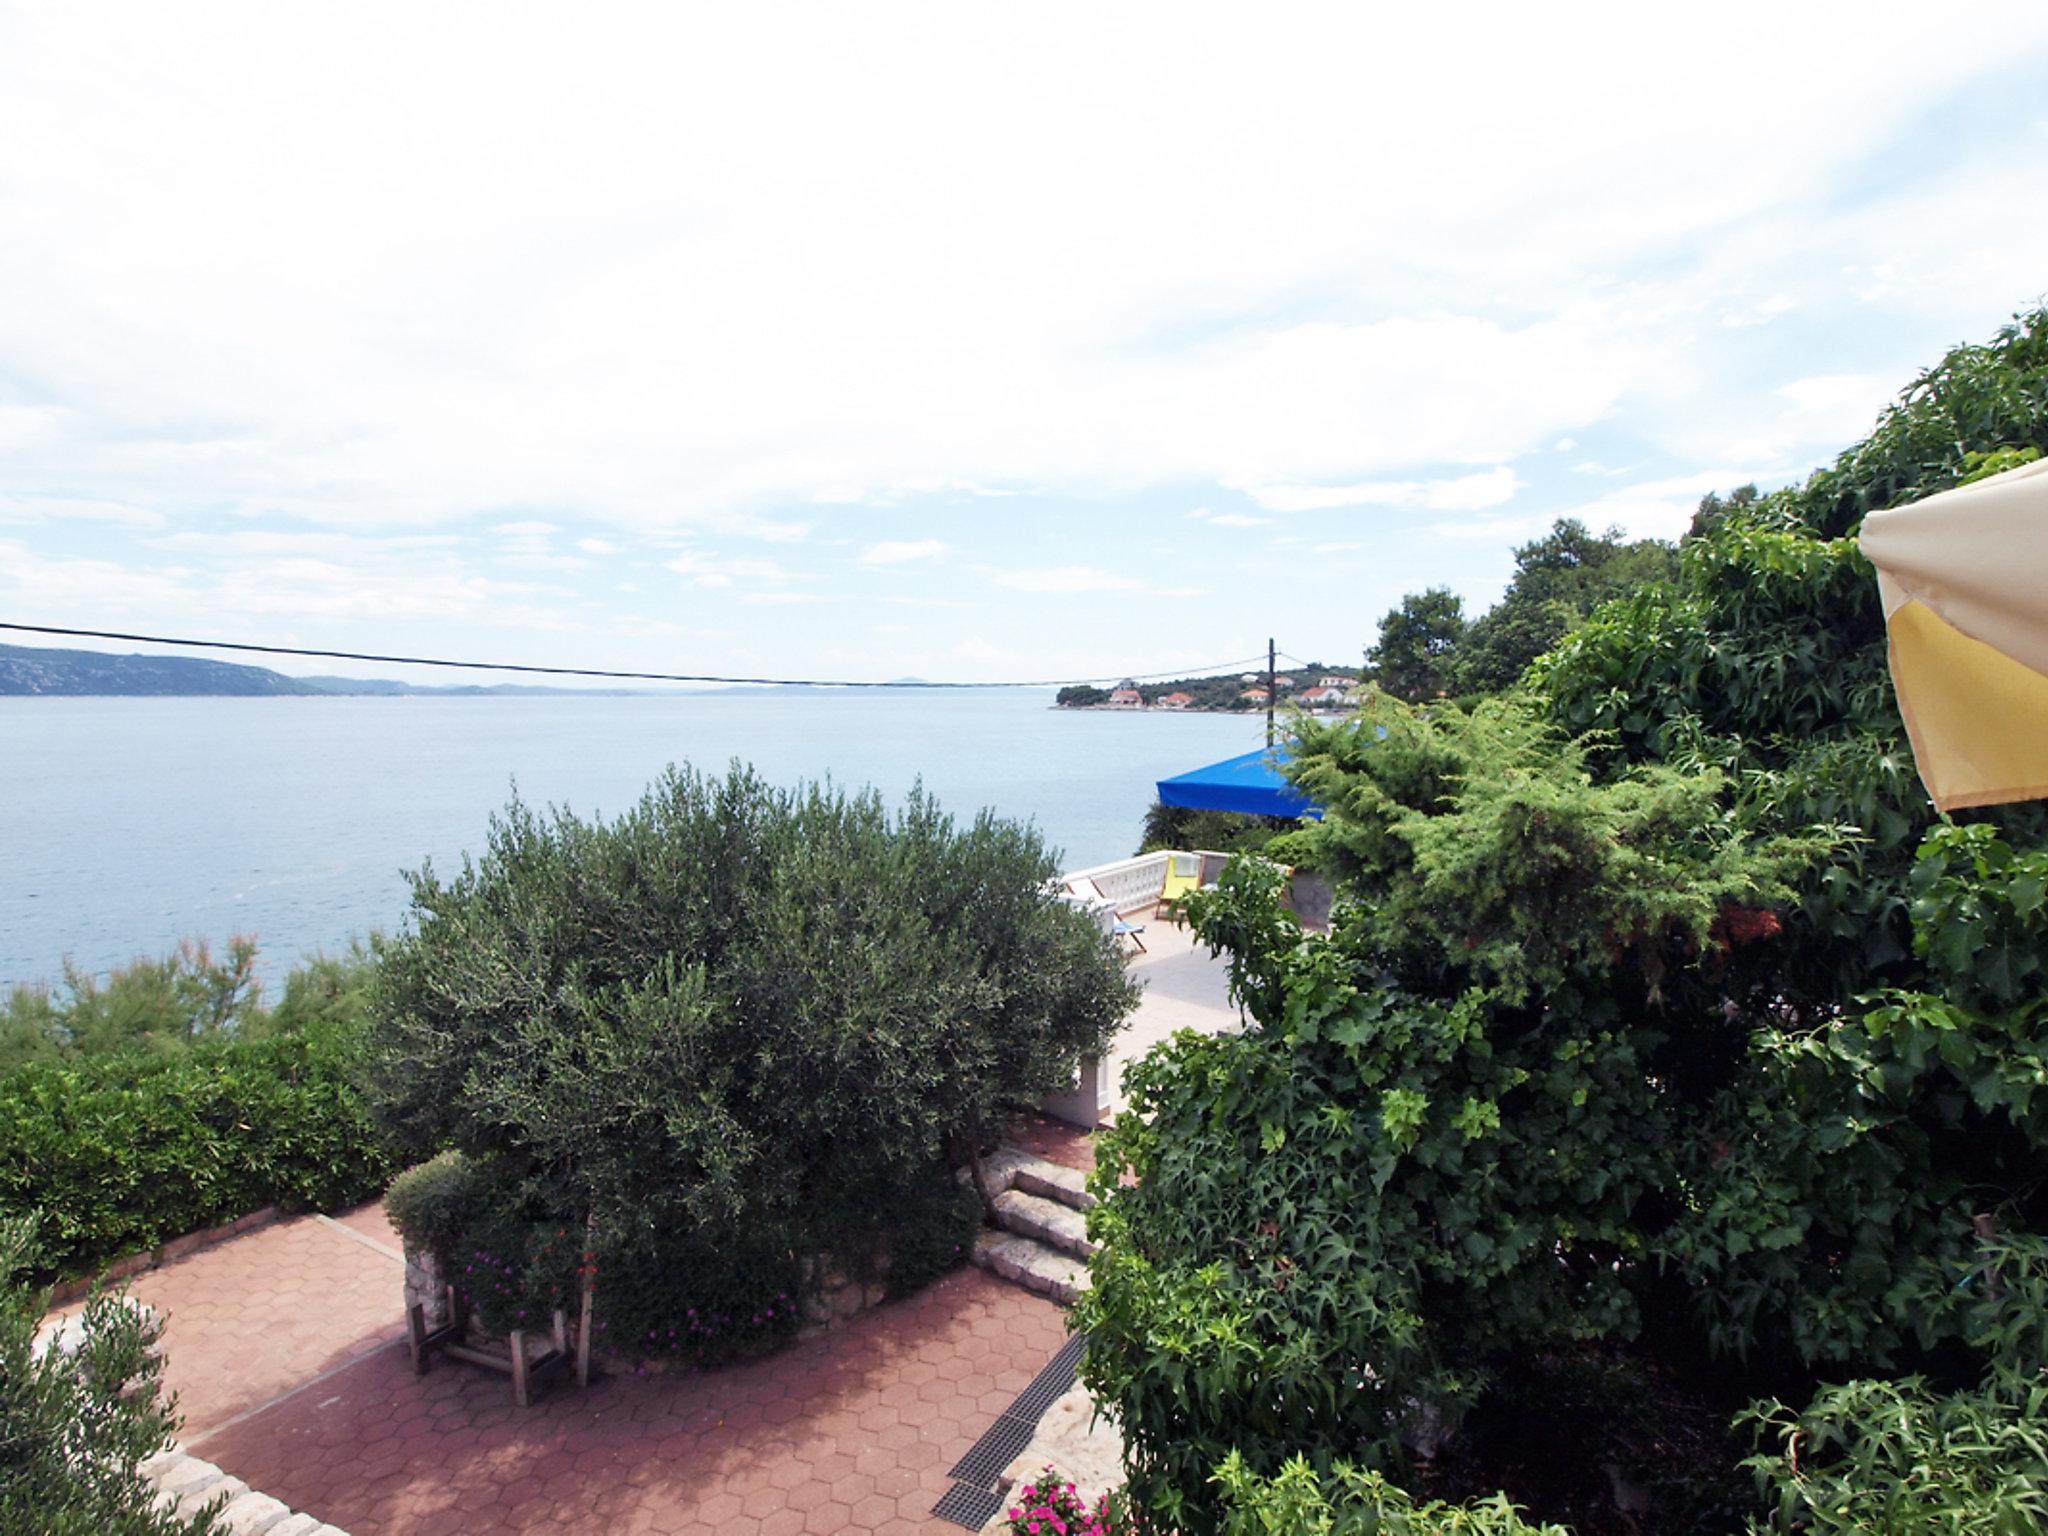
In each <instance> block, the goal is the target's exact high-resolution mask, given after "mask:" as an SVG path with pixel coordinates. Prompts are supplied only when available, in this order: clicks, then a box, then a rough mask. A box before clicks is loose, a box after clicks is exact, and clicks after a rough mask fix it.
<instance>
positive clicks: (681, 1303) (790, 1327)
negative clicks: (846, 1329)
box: [595, 1227, 809, 1365]
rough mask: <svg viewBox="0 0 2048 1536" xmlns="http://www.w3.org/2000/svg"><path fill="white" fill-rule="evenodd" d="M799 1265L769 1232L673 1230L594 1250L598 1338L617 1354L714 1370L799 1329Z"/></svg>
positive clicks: (802, 1275) (801, 1284) (802, 1291)
mask: <svg viewBox="0 0 2048 1536" xmlns="http://www.w3.org/2000/svg"><path fill="white" fill-rule="evenodd" d="M805 1281H806V1276H805V1272H804V1266H803V1264H802V1262H801V1261H800V1260H799V1259H798V1258H797V1256H796V1255H795V1254H794V1253H793V1252H791V1251H790V1249H789V1247H788V1246H787V1244H786V1243H780V1242H778V1241H777V1234H773V1233H766V1234H764V1233H760V1232H750V1231H748V1230H746V1229H744V1228H741V1227H735V1228H728V1229H724V1230H716V1229H712V1230H707V1229H703V1228H682V1229H679V1230H673V1231H666V1232H657V1231H646V1232H642V1233H640V1234H638V1235H637V1237H636V1238H634V1239H629V1240H626V1241H623V1242H622V1241H618V1240H616V1239H615V1240H614V1241H613V1242H612V1243H611V1244H610V1245H608V1246H607V1247H605V1248H604V1249H602V1250H601V1251H600V1252H599V1254H598V1264H597V1290H596V1298H595V1300H596V1307H597V1318H598V1323H597V1326H598V1329H599V1332H598V1335H597V1337H598V1339H599V1341H600V1342H601V1343H603V1344H604V1345H605V1346H606V1347H607V1348H609V1349H611V1350H613V1351H614V1352H616V1353H617V1354H619V1355H620V1356H622V1357H625V1358H628V1359H632V1358H643V1357H644V1358H647V1359H675V1360H680V1361H683V1362H685V1363H687V1364H691V1365H720V1364H723V1363H724V1362H726V1361H728V1360H733V1359H737V1358H742V1357H744V1356H747V1355H753V1354H759V1353H760V1352H761V1351H763V1350H765V1349H768V1348H771V1347H773V1346H774V1345H776V1344H779V1343H781V1342H783V1341H784V1340H786V1339H788V1338H790V1337H792V1336H793V1335H794V1334H795V1333H796V1331H797V1329H798V1328H799V1327H801V1326H802V1322H803V1314H802V1297H803V1295H804V1294H805V1292H806V1290H807V1289H809V1287H807V1285H806V1283H805Z"/></svg>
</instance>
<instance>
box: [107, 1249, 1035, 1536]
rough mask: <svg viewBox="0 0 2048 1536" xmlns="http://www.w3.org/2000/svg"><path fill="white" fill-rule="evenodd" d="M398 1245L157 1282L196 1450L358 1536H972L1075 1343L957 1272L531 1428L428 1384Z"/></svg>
mask: <svg viewBox="0 0 2048 1536" xmlns="http://www.w3.org/2000/svg"><path fill="white" fill-rule="evenodd" d="M397 1248H398V1244H397V1240H396V1238H395V1237H394V1236H393V1235H392V1234H391V1232H390V1229H389V1227H388V1226H386V1225H385V1224H384V1221H383V1218H382V1215H381V1213H380V1212H378V1211H377V1210H375V1209H374V1208H369V1209H365V1210H363V1211H358V1212H353V1213H350V1214H349V1215H348V1216H346V1217H344V1218H342V1219H341V1220H340V1221H327V1220H324V1219H322V1218H318V1217H302V1218H299V1219H297V1220H294V1221H290V1222H286V1223H282V1224H280V1225H278V1226H275V1227H271V1228H266V1229H264V1230H261V1231H257V1232H252V1233H249V1234H246V1235H244V1236H242V1237H239V1238H236V1239H234V1240H233V1241H231V1242H228V1243H225V1244H222V1245H220V1246H219V1247H217V1248H213V1249H209V1250H206V1251H204V1252H202V1253H198V1254H194V1255H192V1256H191V1257H189V1258H186V1259H183V1260H181V1261H179V1262H178V1263H176V1264H173V1265H169V1266H167V1267H165V1268H164V1269H161V1270H158V1271H155V1272H153V1273H150V1274H147V1275H143V1276H140V1277H138V1278H137V1279H136V1280H135V1282H134V1283H133V1285H132V1286H131V1288H130V1289H131V1291H132V1292H133V1294H135V1295H136V1296H137V1297H139V1298H140V1299H142V1300H145V1301H148V1302H151V1303H153V1304H154V1305H157V1306H159V1307H161V1308H163V1309H164V1310H165V1311H166V1312H167V1313H168V1314H169V1321H168V1324H167V1327H166V1331H165V1348H166V1352H167V1356H168V1361H169V1365H168V1376H169V1381H170V1385H171V1387H172V1389H173V1390H175V1391H176V1392H178V1394H179V1396H180V1403H181V1407H182V1409H183V1411H184V1413H185V1415H186V1427H185V1431H184V1434H183V1437H182V1439H183V1443H184V1444H185V1446H186V1448H187V1449H189V1450H191V1451H192V1452H194V1453H195V1454H197V1455H199V1456H202V1457H204V1458H205V1459H207V1460H208V1461H212V1462H215V1463H217V1464H218V1465H220V1466H221V1467H222V1468H223V1469H225V1470H226V1471H228V1472H230V1473H232V1474H233V1475H234V1476H236V1477H239V1478H241V1479H243V1480H244V1481H246V1482H247V1483H249V1484H250V1485H251V1486H253V1487H255V1488H259V1489H261V1490H262V1491H263V1492H265V1493H268V1494H271V1495H273V1496H275V1497H276V1498H279V1499H282V1500H284V1502H285V1503H287V1504H289V1505H291V1506H292V1507H294V1508H296V1509H301V1510H304V1511H306V1512H307V1513H309V1514H312V1515H314V1516H316V1517H317V1518H319V1519H321V1520H325V1521H329V1522H331V1523H332V1524H335V1525H337V1526H340V1527H341V1528H343V1529H344V1530H347V1531H349V1532H351V1533H352V1536H412V1533H428V1532H432V1533H435V1536H471V1533H475V1536H482V1533H485V1532H531V1533H558V1532H559V1533H567V1532H613V1531H618V1532H628V1533H632V1532H665V1533H669V1536H684V1533H686V1532H712V1531H717V1532H725V1533H731V1536H794V1533H797V1532H818V1533H837V1532H877V1533H879V1532H891V1533H897V1532H902V1533H907V1532H927V1533H946V1532H951V1533H954V1536H958V1531H959V1528H958V1527H957V1526H952V1525H949V1524H947V1523H945V1522H943V1521H939V1520H935V1519H934V1518H933V1517H932V1516H931V1514H930V1510H931V1507H932V1505H933V1504H934V1503H935V1502H936V1501H937V1500H938V1498H939V1496H940V1495H941V1494H942V1493H944V1492H945V1491H946V1489H947V1488H948V1487H949V1486H950V1479H948V1478H947V1476H946V1470H947V1468H949V1467H951V1466H952V1465H953V1463H954V1462H956V1461H957V1460H958V1459H959V1458H960V1456H961V1455H962V1454H964V1453H965V1452H966V1450H967V1449H968V1447H969V1446H971V1445H972V1444H973V1443H974V1441H975V1440H976V1439H977V1438H978V1437H979V1436H980V1435H981V1434H982V1432H983V1431H984V1430H986V1429H987V1428H988V1427H989V1425H990V1423H991V1421H993V1420H994V1418H995V1417H996V1415H998V1414H999V1413H1001V1412H1002V1411H1003V1410H1004V1409H1005V1408H1007V1407H1008V1406H1009V1404H1010V1402H1011V1400H1012V1399H1013V1398H1014V1397H1015V1396H1016V1394H1017V1393H1018V1392H1019V1391H1021V1390H1022V1389H1023V1388H1024V1386H1025V1385H1026V1384H1027V1383H1028V1382H1029V1381H1030V1380H1031V1378H1032V1377H1033V1376H1034V1375H1035V1374H1036V1373H1037V1372H1038V1370H1039V1368H1040V1367H1041V1366H1043V1365H1044V1364H1045V1362H1046V1361H1047V1359H1049V1358H1050V1357H1051V1355H1052V1354H1053V1353H1054V1351H1056V1350H1057V1349H1058V1348H1059V1346H1060V1345H1061V1343H1062V1342H1063V1341H1064V1339H1065V1337H1066V1324H1065V1318H1064V1314H1062V1313H1061V1311H1060V1310H1059V1308H1057V1307H1055V1306H1054V1305H1053V1304H1052V1303H1050V1302H1047V1301H1044V1300H1042V1299H1040V1298H1038V1297H1036V1296H1032V1295H1029V1294H1027V1293H1026V1292H1024V1291H1021V1290H1018V1289H1015V1288H1013V1287H1011V1286H1008V1285H1006V1284H1004V1283H1002V1282H1001V1281H998V1280H996V1279H994V1278H993V1277H991V1276H989V1275H987V1274H984V1273H982V1272H981V1271H979V1270H972V1269H961V1270H956V1271H955V1272H954V1273H952V1274H951V1275H949V1276H947V1277H946V1278H945V1279H944V1280H941V1281H940V1282H939V1283H937V1284H936V1285H934V1286H932V1287H930V1288H929V1289H928V1290H926V1291H924V1292H922V1293H920V1294H919V1295H917V1296H914V1297H911V1298H909V1299H907V1300H905V1301H900V1302H892V1303H889V1304H887V1305H885V1306H883V1307H881V1308H878V1309H877V1310H875V1311H873V1312H870V1313H867V1314H866V1315H864V1316H862V1317H859V1318H856V1319H855V1320H854V1321H852V1322H851V1323H848V1324H846V1325H844V1326H843V1327H841V1328H839V1329H836V1330H834V1331H832V1332H830V1333H827V1334H823V1335H820V1336H818V1337H815V1338H812V1339H807V1340H804V1341H801V1342H799V1343H797V1344H796V1345H794V1346H792V1347H791V1348H789V1349H786V1350H784V1351H782V1352H780V1353H778V1354H775V1355H772V1356H769V1357H767V1358H765V1359H762V1360H757V1361H753V1362H750V1363H747V1364H744V1365H740V1366H734V1367H731V1368H728V1369H725V1370H722V1371H716V1372H710V1373H687V1372H685V1373H677V1374H675V1375H667V1376H650V1377H644V1378H641V1377H633V1376H627V1377H622V1378H618V1379H610V1380H605V1381H601V1382H593V1383H592V1385H591V1387H590V1389H589V1390H588V1391H586V1392H579V1391H577V1390H576V1389H575V1388H574V1387H573V1386H571V1385H564V1386H560V1387H557V1388H555V1389H554V1390H553V1391H552V1392H550V1393H549V1394H548V1395H547V1396H545V1397H543V1398H541V1399H540V1400H539V1401H537V1402H536V1403H535V1405H534V1406H533V1407H532V1408H531V1409H528V1410H525V1411H523V1412H522V1411H521V1410H519V1409H516V1408H514V1407H513V1406H512V1403H511V1400H510V1396H509V1393H508V1390H507V1384H506V1381H505V1378H504V1377H502V1376H499V1375H496V1374H494V1373H490V1372H485V1371H481V1370H477V1369H474V1368H471V1367H466V1366H462V1365H459V1364H455V1363H452V1362H450V1363H443V1364H439V1365H437V1366H436V1367H435V1368H434V1370H433V1371H432V1372H430V1373H429V1374H428V1375H427V1376H425V1377H416V1376H414V1375H413V1373H412V1367H411V1364H410V1362H409V1361H408V1359H407V1357H406V1353H405V1348H404V1344H403V1342H402V1333H401V1330H400V1328H399V1327H398V1313H399V1295H400V1263H399V1260H398V1259H397V1258H396V1256H395V1255H396V1253H397Z"/></svg>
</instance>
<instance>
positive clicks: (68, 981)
mask: <svg viewBox="0 0 2048 1536" xmlns="http://www.w3.org/2000/svg"><path fill="white" fill-rule="evenodd" d="M261 998H262V989H261V988H260V987H259V986H258V984H257V981H256V941H255V940H254V939H248V938H236V939H234V940H232V941H230V943H229V945H228V952H227V955H226V957H225V958H224V959H220V960H216V959H215V958H214V956H213V951H212V950H211V949H210V948H208V946H206V945H205V944H199V943H193V942H191V941H189V940H188V941H187V942H186V943H184V944H181V945H179V946H178V949H177V951H176V953H174V954H171V955H167V956H165V957H164V958H163V959H161V960H137V961H136V962H135V963H134V964H133V965H129V966H125V967H123V968H122V969H120V970H117V971H115V972H114V973H113V974H112V975H111V976H110V977H108V979H107V981H106V983H105V985H102V984H101V983H100V981H99V980H98V978H97V977H94V976H91V975H88V974H87V973H85V972H83V971H80V970H79V969H78V968H77V967H75V966H73V965H72V964H70V963H69V962H68V961H67V962H66V963H65V966H64V980H63V983H62V985H61V986H60V987H58V988H56V989H54V990H53V989H51V988H48V987H28V986H17V987H15V988H14V989H13V990H12V991H11V992H10V993H9V994H8V997H7V1001H6V1006H5V1007H4V1009H0V1071H4V1070H5V1069H7V1068H9V1067H13V1066H17V1065H19V1064H20V1063H22V1062H24V1061H54V1060H75V1059H77V1058H78V1057H81V1056H105V1055H110V1054H113V1053H114V1052H117V1051H132V1050H148V1051H166V1050H173V1049H176V1048H177V1047H179V1046H182V1045H189V1044H190V1043H192V1042H193V1041H195V1040H205V1039H215V1038H219V1037H223V1036H231V1035H235V1034H237V1033H240V1032H241V1031H243V1030H244V1029H245V1028H247V1027H248V1026H250V1025H251V1024H252V1023H255V1022H258V1021H260V1020H261V1019H262V1017H263V1009H262V1003H261Z"/></svg>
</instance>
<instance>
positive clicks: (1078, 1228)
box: [996, 1189, 1095, 1259]
mask: <svg viewBox="0 0 2048 1536" xmlns="http://www.w3.org/2000/svg"><path fill="white" fill-rule="evenodd" d="M996 1225H997V1226H999V1227H1001V1228H1003V1229H1004V1230H1005V1231H1007V1232H1014V1233H1016V1234H1017V1235H1018V1236H1019V1237H1028V1238H1031V1239H1033V1240H1034V1241H1036V1242H1041V1243H1043V1244H1045V1246H1046V1247H1048V1248H1057V1249H1058V1250H1059V1251H1060V1252H1062V1253H1064V1254H1067V1255H1069V1256H1070V1257H1072V1258H1076V1259H1086V1258H1087V1257H1088V1256H1089V1255H1090V1254H1091V1253H1093V1252H1094V1251H1095V1244H1093V1243H1091V1242H1089V1241H1088V1218H1087V1217H1085V1216H1083V1215H1082V1214H1081V1213H1080V1212H1079V1211H1077V1210H1074V1209H1073V1208H1072V1207H1070V1206H1064V1205H1061V1204H1060V1203H1059V1202H1058V1201H1057V1200H1047V1199H1044V1198H1043V1197H1041V1196H1039V1195H1027V1194H1025V1193H1024V1191H1023V1190H1021V1189H1006V1190H1004V1191H1003V1192H1002V1193H1001V1194H1000V1195H997V1196H996Z"/></svg>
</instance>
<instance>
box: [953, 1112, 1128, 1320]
mask: <svg viewBox="0 0 2048 1536" xmlns="http://www.w3.org/2000/svg"><path fill="white" fill-rule="evenodd" d="M982 1172H983V1174H984V1175H985V1176H986V1178H987V1179H988V1187H989V1191H990V1193H991V1194H993V1195H994V1196H995V1203H996V1230H993V1231H987V1232H983V1233H982V1234H981V1236H980V1237H979V1238H977V1239H976V1240H975V1244H974V1252H973V1253H972V1255H970V1257H972V1259H973V1260H974V1262H975V1263H976V1264H978V1265H980V1266H981V1267H982V1268H983V1269H986V1270H988V1271H990V1272H991V1273H992V1274H995V1275H997V1276H999V1277H1000V1278H1002V1279H1004V1280H1008V1281H1010V1282H1011V1283H1012V1284H1015V1285H1021V1286H1023V1287H1024V1288H1025V1289H1026V1290H1028V1291H1036V1292H1037V1293H1038V1294H1039V1295H1041V1296H1050V1297H1051V1298H1052V1299H1053V1300H1054V1301H1056V1302H1058V1303H1060V1305H1061V1306H1065V1305H1066V1304H1067V1303H1069V1302H1071V1301H1072V1300H1073V1299H1074V1298H1075V1297H1076V1296H1078V1295H1080V1294H1081V1292H1083V1291H1085V1290H1087V1289H1088V1256H1089V1255H1090V1254H1092V1253H1093V1252H1094V1251H1095V1244H1093V1243H1091V1242H1090V1241H1089V1240H1088V1222H1087V1218H1086V1215H1085V1214H1084V1213H1085V1212H1086V1211H1087V1210H1088V1208H1089V1207H1090V1206H1092V1205H1093V1204H1095V1197H1094V1196H1093V1195H1091V1194H1089V1193H1088V1190H1087V1180H1088V1176H1087V1175H1086V1174H1085V1173H1082V1172H1081V1171H1080V1170H1079V1169H1078V1168H1068V1167H1066V1166H1064V1165H1063V1164H1060V1163H1054V1162H1048V1161H1047V1160H1046V1159H1044V1158H1042V1157H1037V1156H1035V1155H1033V1154H1032V1153H1029V1152H1021V1151H1019V1150H1018V1149H1017V1148H1015V1147H998V1148H997V1149H996V1150H995V1151H994V1152H992V1153H990V1154H989V1155H988V1156H987V1157H985V1158H983V1159H982ZM968 1178H969V1175H968V1174H967V1172H966V1170H964V1169H963V1170H962V1171H961V1179H962V1181H963V1182H965V1181H966V1180H967V1179H968Z"/></svg>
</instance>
